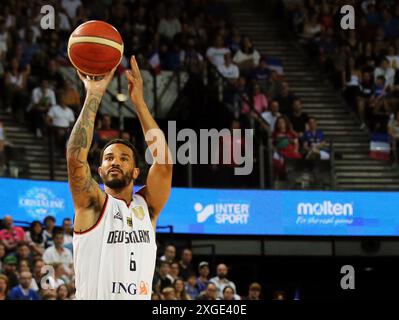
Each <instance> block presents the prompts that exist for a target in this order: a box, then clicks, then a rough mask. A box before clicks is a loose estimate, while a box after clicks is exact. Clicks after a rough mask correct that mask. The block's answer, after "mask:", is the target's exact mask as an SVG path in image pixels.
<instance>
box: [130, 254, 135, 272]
mask: <svg viewBox="0 0 399 320" xmlns="http://www.w3.org/2000/svg"><path fill="white" fill-rule="evenodd" d="M133 256H134V253H133V252H131V253H130V271H136V260H133Z"/></svg>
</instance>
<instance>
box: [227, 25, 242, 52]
mask: <svg viewBox="0 0 399 320" xmlns="http://www.w3.org/2000/svg"><path fill="white" fill-rule="evenodd" d="M227 43H228V47H229V49H230V51H231V53H232V54H233V55H234V54H235V53H236V52H237V51H238V50H239V49H240V45H241V34H240V31H239V30H238V29H237V28H235V27H233V30H232V32H231V36H230V38H229V39H228V41H227Z"/></svg>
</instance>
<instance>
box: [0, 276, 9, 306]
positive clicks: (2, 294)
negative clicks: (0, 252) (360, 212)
mask: <svg viewBox="0 0 399 320" xmlns="http://www.w3.org/2000/svg"><path fill="white" fill-rule="evenodd" d="M7 295H8V278H7V277H6V276H5V275H4V274H1V273H0V300H7V298H8V297H7Z"/></svg>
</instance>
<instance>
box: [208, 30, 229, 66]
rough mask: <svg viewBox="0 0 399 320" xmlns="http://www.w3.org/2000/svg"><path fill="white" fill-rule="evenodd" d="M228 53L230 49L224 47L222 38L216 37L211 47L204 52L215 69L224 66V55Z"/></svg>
mask: <svg viewBox="0 0 399 320" xmlns="http://www.w3.org/2000/svg"><path fill="white" fill-rule="evenodd" d="M226 53H230V49H228V48H226V47H225V46H224V42H223V38H222V37H221V36H220V35H216V37H215V42H214V46H213V47H209V48H208V50H207V51H206V57H207V58H208V59H209V61H210V62H211V63H212V64H213V65H214V66H216V67H219V66H222V65H223V64H224V55H225V54H226Z"/></svg>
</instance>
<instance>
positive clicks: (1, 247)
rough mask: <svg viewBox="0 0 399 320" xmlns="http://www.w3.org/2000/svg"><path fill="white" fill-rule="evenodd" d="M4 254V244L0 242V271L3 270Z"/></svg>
mask: <svg viewBox="0 0 399 320" xmlns="http://www.w3.org/2000/svg"><path fill="white" fill-rule="evenodd" d="M5 256H6V246H5V245H4V244H3V243H2V242H0V273H2V272H3V260H4V257H5Z"/></svg>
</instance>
